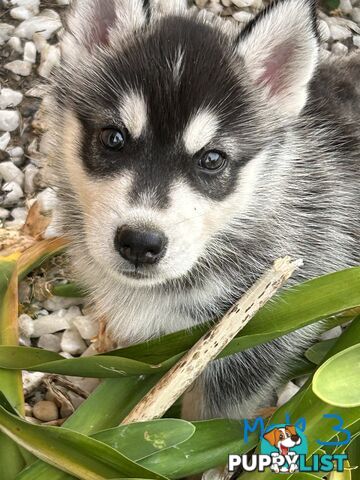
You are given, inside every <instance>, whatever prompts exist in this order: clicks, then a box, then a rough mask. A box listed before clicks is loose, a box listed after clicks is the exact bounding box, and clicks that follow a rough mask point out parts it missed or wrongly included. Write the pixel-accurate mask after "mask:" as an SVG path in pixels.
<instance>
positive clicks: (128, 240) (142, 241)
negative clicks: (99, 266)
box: [115, 226, 167, 266]
mask: <svg viewBox="0 0 360 480" xmlns="http://www.w3.org/2000/svg"><path fill="white" fill-rule="evenodd" d="M166 244H167V239H166V237H165V235H164V234H162V233H160V232H157V231H155V230H136V229H132V228H130V227H128V226H123V227H121V228H119V229H118V230H117V232H116V235H115V248H116V250H117V251H118V252H119V253H120V255H121V256H122V257H123V258H125V260H127V261H128V262H130V263H133V264H134V265H135V266H138V265H141V264H142V265H144V264H148V265H153V264H155V263H157V262H158V261H159V260H160V259H161V257H162V256H163V255H164V253H165V249H166Z"/></svg>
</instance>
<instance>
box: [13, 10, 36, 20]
mask: <svg viewBox="0 0 360 480" xmlns="http://www.w3.org/2000/svg"><path fill="white" fill-rule="evenodd" d="M10 16H11V17H12V18H15V20H28V19H29V18H31V17H33V16H34V13H33V12H32V11H31V10H29V9H28V8H26V7H15V8H12V9H11V10H10Z"/></svg>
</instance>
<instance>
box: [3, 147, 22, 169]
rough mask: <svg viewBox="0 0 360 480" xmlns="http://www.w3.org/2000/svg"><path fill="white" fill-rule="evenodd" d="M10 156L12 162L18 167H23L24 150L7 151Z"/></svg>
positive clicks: (18, 148)
mask: <svg viewBox="0 0 360 480" xmlns="http://www.w3.org/2000/svg"><path fill="white" fill-rule="evenodd" d="M7 152H8V154H9V155H10V158H11V161H12V162H13V163H14V164H15V165H16V166H17V167H19V166H21V165H22V163H23V157H24V150H23V149H22V148H21V147H14V148H10V149H8V150H7Z"/></svg>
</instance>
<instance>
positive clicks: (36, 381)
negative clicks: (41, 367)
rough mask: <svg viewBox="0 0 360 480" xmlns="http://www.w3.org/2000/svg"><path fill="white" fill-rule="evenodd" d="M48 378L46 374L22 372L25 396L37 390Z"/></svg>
mask: <svg viewBox="0 0 360 480" xmlns="http://www.w3.org/2000/svg"><path fill="white" fill-rule="evenodd" d="M45 377H46V374H45V373H42V372H25V371H23V372H22V380H23V386H24V393H25V395H29V394H30V393H31V392H33V391H34V390H36V389H37V388H38V387H39V386H40V385H41V383H42V381H43V380H44V378H45Z"/></svg>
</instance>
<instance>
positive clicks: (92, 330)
mask: <svg viewBox="0 0 360 480" xmlns="http://www.w3.org/2000/svg"><path fill="white" fill-rule="evenodd" d="M73 325H74V326H75V327H76V328H77V330H78V332H79V333H80V335H81V337H82V338H84V339H85V340H91V339H92V338H95V337H96V336H97V334H98V333H99V324H98V322H96V321H95V320H93V319H92V318H91V317H89V316H83V315H82V316H80V317H76V318H75V319H74V320H73Z"/></svg>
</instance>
